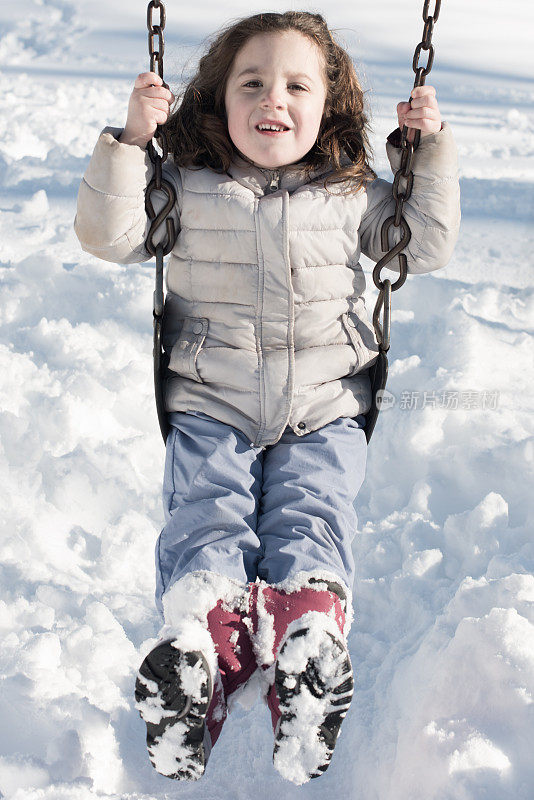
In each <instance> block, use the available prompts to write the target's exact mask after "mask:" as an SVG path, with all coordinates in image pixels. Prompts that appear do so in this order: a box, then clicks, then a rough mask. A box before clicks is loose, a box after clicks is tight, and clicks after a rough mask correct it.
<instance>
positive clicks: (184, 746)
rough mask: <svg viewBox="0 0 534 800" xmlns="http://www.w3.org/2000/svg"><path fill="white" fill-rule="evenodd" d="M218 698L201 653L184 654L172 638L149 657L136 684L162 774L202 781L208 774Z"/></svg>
mask: <svg viewBox="0 0 534 800" xmlns="http://www.w3.org/2000/svg"><path fill="white" fill-rule="evenodd" d="M212 697H213V680H212V678H211V675H210V670H209V666H208V663H207V661H206V659H205V657H204V655H203V654H202V652H201V651H198V650H189V651H182V650H180V649H179V647H178V646H177V643H176V642H174V641H172V640H168V641H165V642H161V643H160V644H158V645H157V646H156V647H155V648H154V649H153V650H151V651H150V653H149V654H148V655H147V656H146V658H145V659H144V661H143V663H142V664H141V667H140V668H139V673H138V676H137V680H136V683H135V700H136V707H137V708H138V710H139V713H140V714H141V717H142V719H143V720H144V721H145V724H146V728H147V736H146V741H147V747H148V753H149V756H150V761H151V763H152V766H153V767H154V768H155V769H156V770H157V771H158V772H160V773H161V774H162V775H166V776H167V777H168V778H176V779H181V780H184V779H185V780H197V779H198V778H200V777H201V776H202V775H203V774H204V769H205V766H206V762H207V758H208V755H209V753H207V752H206V748H205V740H206V735H205V734H206V727H205V718H206V713H207V711H208V708H209V706H210V704H211V700H212Z"/></svg>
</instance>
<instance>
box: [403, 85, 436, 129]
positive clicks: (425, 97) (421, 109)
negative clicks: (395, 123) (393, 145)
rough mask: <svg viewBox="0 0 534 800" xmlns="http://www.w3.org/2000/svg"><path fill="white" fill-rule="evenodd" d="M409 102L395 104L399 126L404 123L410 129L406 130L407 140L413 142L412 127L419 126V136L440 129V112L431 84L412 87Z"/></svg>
mask: <svg viewBox="0 0 534 800" xmlns="http://www.w3.org/2000/svg"><path fill="white" fill-rule="evenodd" d="M410 96H411V98H412V102H411V106H410V103H398V104H397V116H398V118H399V128H400V129H401V131H402V128H403V126H404V125H407V126H408V128H411V129H412V130H409V131H408V135H407V137H406V138H407V140H408V141H409V142H413V140H414V136H415V130H414V128H419V130H420V131H421V136H430V134H431V133H437V132H438V131H440V130H441V114H440V113H439V108H438V101H437V100H436V90H435V89H434V87H433V86H426V85H425V86H416V87H414V88H413V89H412V93H411V95H410Z"/></svg>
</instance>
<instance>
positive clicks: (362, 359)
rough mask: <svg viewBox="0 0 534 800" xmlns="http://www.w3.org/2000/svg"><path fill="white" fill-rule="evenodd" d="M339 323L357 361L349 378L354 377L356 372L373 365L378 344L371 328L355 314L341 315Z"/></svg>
mask: <svg viewBox="0 0 534 800" xmlns="http://www.w3.org/2000/svg"><path fill="white" fill-rule="evenodd" d="M341 321H342V323H343V327H344V328H345V331H346V332H347V333H348V336H349V339H350V342H351V344H352V346H353V348H354V350H355V352H356V356H357V359H358V360H357V362H356V366H355V367H354V369H353V370H352V372H349V376H350V375H356V373H357V372H361V371H362V370H364V369H368V368H369V367H371V366H372V365H373V364H374V363H375V361H376V359H377V358H378V344H377V342H376V339H375V334H374V330H373V328H371V326H370V325H369V324H368V323H366V322H364V321H363V320H362V319H360V317H358V316H357V315H356V314H351V313H350V312H348V311H346V312H345V313H344V314H342V315H341Z"/></svg>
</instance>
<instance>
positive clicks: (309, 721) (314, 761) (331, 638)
mask: <svg viewBox="0 0 534 800" xmlns="http://www.w3.org/2000/svg"><path fill="white" fill-rule="evenodd" d="M303 584H304V585H301V586H300V588H296V589H293V590H292V591H289V590H288V589H289V584H288V582H285V583H284V584H276V585H269V584H265V583H264V582H263V581H261V582H260V583H255V584H249V588H250V611H249V616H250V621H251V624H252V632H251V636H252V638H253V644H254V648H255V651H256V659H257V663H258V664H259V665H260V666H261V668H262V670H263V673H264V677H265V678H266V693H265V699H266V702H267V704H268V706H269V708H270V711H271V720H272V726H273V731H274V749H273V762H274V766H275V768H276V769H277V770H278V772H280V774H281V775H282V776H283V777H285V778H287V779H288V780H290V781H292V782H293V783H296V784H298V785H301V784H303V783H306V782H307V781H309V780H310V779H311V778H317V777H319V776H320V775H322V774H323V773H324V772H325V771H326V769H327V768H328V766H329V764H330V760H331V758H332V754H333V751H334V747H335V745H336V740H337V738H338V735H339V732H340V728H341V723H342V722H343V719H344V717H345V714H346V713H347V710H348V708H349V706H350V702H351V699H352V693H353V688H354V681H353V675H352V665H351V661H350V657H349V653H348V649H347V645H346V638H345V633H344V630H345V624H346V602H347V597H346V594H347V593H346V591H345V590H344V589H343V587H342V586H341V585H340V584H339V583H337V582H334V581H328V580H322V579H319V578H308V579H307V580H305V581H304V582H303ZM314 585H316V588H312V587H313V586H314ZM281 586H285V588H284V589H282V588H280V587H281Z"/></svg>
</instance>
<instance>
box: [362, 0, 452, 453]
mask: <svg viewBox="0 0 534 800" xmlns="http://www.w3.org/2000/svg"><path fill="white" fill-rule="evenodd" d="M434 3H435V7H434V13H433V14H429V13H428V12H429V7H430V0H425V3H424V6H423V20H424V23H425V25H424V28H423V38H422V40H421V41H420V42H419V44H418V45H417V47H416V48H415V52H414V56H413V63H412V66H413V71H414V72H415V81H414V85H413V88H415V87H416V86H423V85H424V83H425V80H426V76H427V75H428V74H429V72H430V70H431V69H432V64H433V61H434V46H433V44H432V33H433V31H434V23H435V22H437V19H438V17H439V11H440V6H441V0H434ZM421 50H426V51H428V58H427V63H426V66H424V67H421V66H419V58H420V55H421ZM410 103H411V98H410ZM407 134H408V126H406V125H404V126H403V128H402V135H401V142H400V146H401V148H402V156H401V165H400V168H399V169H398V170H397V173H396V174H395V178H394V180H393V197H394V199H395V213H394V214H393V216H391V217H389V218H388V219H386V220H385V221H384V223H383V224H382V229H381V232H380V235H381V243H382V250H383V251H384V252H385V253H386V255H384V256H383V257H382V258H381V259H380V261H377V263H376V264H375V267H374V269H373V281H374V284H375V286H376V287H377V289H378V298H377V301H376V305H375V308H374V311H373V327H374V329H375V333H376V338H377V342H378V347H379V361H378V362H377V366H376V368H375V370H374V372H373V374H372V376H371V380H372V384H373V386H372V389H373V407H372V409H371V412H370V413H369V415H368V421H367V425H366V436H367V442H368V443H369V439H370V438H371V434H372V432H373V428H374V425H375V422H376V417H377V416H378V410H379V409H378V408H377V407H376V402H375V400H376V394H377V391H380V390H383V389H384V387H385V384H386V379H387V357H386V353H387V351H388V350H389V347H390V327H391V293H392V292H394V291H396V290H397V289H400V287H401V286H402V285H403V283H404V282H405V280H406V277H407V274H408V268H407V261H406V255H405V254H404V253H401V250H404V249H405V247H407V245H408V243H409V241H410V239H411V235H412V234H411V231H410V227H409V225H408V223H407V221H406V219H405V218H404V217H403V215H402V211H403V207H404V203H405V202H406V201H407V200H408V199H409V197H410V196H411V193H412V188H413V172H412V164H413V156H414V152H415V151H416V150H417V148H418V146H419V141H420V138H421V131H420V130H418V129H416V131H415V135H414V140H413V142H411V143H410V142H408V140H407ZM403 181H404V183H402V182H403ZM392 227H395V228H400V229H401V233H402V239H401V240H400V241H399V242H398V244H396V245H394V247H392V248H391V249H390V250H389V251H388V252H386V251H387V250H388V247H389V231H390V229H391V228H392ZM397 255H398V257H399V277H398V278H397V280H396V281H395V282H394V283H393V284H392V283H391V281H390V280H389V279H388V278H386V279H385V280H381V279H380V272H381V270H382V268H383V267H385V266H386V265H387V264H389V262H390V261H392V260H393V259H394V258H395V256H397ZM382 310H383V324H382V325H381V324H380V312H381V311H382ZM377 384H378V385H377Z"/></svg>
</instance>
